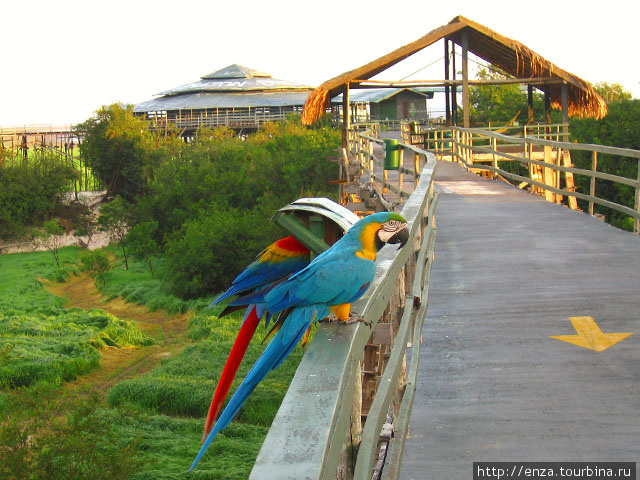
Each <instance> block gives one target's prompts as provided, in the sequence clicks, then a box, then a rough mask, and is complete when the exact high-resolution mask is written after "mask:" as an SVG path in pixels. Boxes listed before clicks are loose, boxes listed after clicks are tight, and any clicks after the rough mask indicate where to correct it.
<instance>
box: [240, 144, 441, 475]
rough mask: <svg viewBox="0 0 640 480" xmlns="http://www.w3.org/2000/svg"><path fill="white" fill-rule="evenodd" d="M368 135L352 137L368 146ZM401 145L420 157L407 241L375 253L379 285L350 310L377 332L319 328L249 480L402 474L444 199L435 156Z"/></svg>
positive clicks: (406, 209)
mask: <svg viewBox="0 0 640 480" xmlns="http://www.w3.org/2000/svg"><path fill="white" fill-rule="evenodd" d="M370 133H371V132H370V131H367V132H365V133H357V134H354V135H356V136H359V137H362V138H363V141H365V142H368V141H373V140H371V139H373V137H370ZM366 139H370V140H366ZM376 140H377V139H376ZM404 147H405V148H409V149H410V150H411V151H414V152H416V153H417V154H418V155H420V156H421V160H422V161H418V163H417V164H416V165H418V167H420V168H418V169H417V170H416V171H412V172H411V174H412V175H414V176H416V177H417V179H418V180H417V182H416V184H415V185H416V187H415V190H414V191H413V193H412V194H411V195H410V196H408V198H407V199H406V202H404V204H403V205H402V210H401V213H402V215H403V216H404V217H405V218H406V219H407V221H408V224H409V229H410V238H409V241H408V243H407V245H405V246H404V248H402V250H400V252H398V251H397V250H396V249H395V248H393V247H386V248H384V249H382V250H381V251H380V252H379V254H378V258H377V260H376V264H377V275H376V278H375V280H374V282H373V285H372V286H371V288H370V289H369V292H368V295H367V296H366V297H364V298H362V299H360V300H359V301H358V302H356V303H355V304H354V305H353V306H352V311H355V312H358V313H359V314H360V315H362V316H363V317H364V319H365V320H367V321H369V322H371V324H372V326H371V327H368V326H365V325H363V324H362V323H357V324H355V325H350V326H345V325H338V324H335V323H333V324H325V323H322V324H320V326H319V328H318V330H317V332H316V334H315V337H314V339H313V342H311V344H310V346H309V347H308V349H307V351H306V353H305V355H304V357H303V359H302V362H301V363H300V366H299V367H298V370H297V372H296V375H295V377H294V378H293V381H292V382H291V385H290V386H289V390H288V392H287V394H286V396H285V398H284V400H283V402H282V404H281V406H280V409H279V411H278V414H277V415H276V418H275V419H274V421H273V424H272V426H271V428H270V430H269V433H268V434H267V438H266V439H265V441H264V444H263V448H262V449H261V450H260V454H259V455H258V458H257V460H256V463H255V466H254V468H253V471H252V472H251V476H250V478H251V479H254V480H269V479H278V480H286V479H300V478H309V479H327V480H333V479H334V478H339V479H349V478H357V479H367V480H370V479H371V478H372V476H374V478H380V476H381V475H382V478H389V479H395V478H397V477H398V473H399V468H400V461H401V458H402V448H403V446H404V439H405V437H406V433H407V426H408V420H409V414H410V412H411V408H412V404H413V393H414V391H415V385H416V383H415V382H416V375H417V368H418V362H419V350H420V341H421V336H420V332H421V329H422V323H423V322H424V319H425V316H426V310H427V304H428V296H429V279H430V272H431V264H432V261H433V251H434V245H435V237H436V227H435V217H434V211H435V208H436V205H437V200H438V197H437V194H434V190H433V175H434V171H435V168H436V162H435V157H434V155H433V154H431V153H428V152H426V151H422V150H419V149H417V148H415V147H410V146H404ZM351 160H352V162H353V164H355V165H358V166H362V167H363V168H366V162H367V161H366V160H365V162H364V163H365V164H362V165H359V163H358V162H360V160H361V159H359V158H358V159H355V158H352V159H351ZM408 345H409V346H410V347H408ZM407 348H410V349H411V364H410V367H409V369H408V370H407V368H406V353H407ZM362 423H364V426H362ZM393 431H395V434H393V435H392V434H391V433H392V432H393ZM374 472H375V475H374Z"/></svg>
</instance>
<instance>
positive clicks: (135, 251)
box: [127, 220, 161, 273]
mask: <svg viewBox="0 0 640 480" xmlns="http://www.w3.org/2000/svg"><path fill="white" fill-rule="evenodd" d="M157 230H158V222H157V221H156V220H152V221H149V222H142V223H139V224H138V225H135V226H134V227H132V228H131V230H129V233H127V245H128V246H129V253H130V254H131V255H132V256H133V257H134V258H140V259H143V260H145V261H146V262H147V265H148V266H149V271H150V272H151V273H153V263H152V258H153V256H155V255H159V254H160V251H161V250H160V247H159V246H158V243H157V242H156V241H155V239H154V238H153V237H154V235H155V233H156V231H157Z"/></svg>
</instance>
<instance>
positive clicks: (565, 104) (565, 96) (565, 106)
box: [557, 83, 569, 142]
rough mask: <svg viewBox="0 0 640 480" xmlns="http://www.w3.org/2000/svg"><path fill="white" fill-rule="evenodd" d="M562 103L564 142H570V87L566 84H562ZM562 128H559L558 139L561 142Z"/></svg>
mask: <svg viewBox="0 0 640 480" xmlns="http://www.w3.org/2000/svg"><path fill="white" fill-rule="evenodd" d="M560 93H561V101H562V123H563V124H564V125H563V126H562V133H563V135H564V138H563V139H562V141H563V142H566V141H568V140H569V87H568V85H567V84H566V83H563V84H562V87H561V92H560ZM559 137H560V128H559V127H558V138H557V141H560V138H559Z"/></svg>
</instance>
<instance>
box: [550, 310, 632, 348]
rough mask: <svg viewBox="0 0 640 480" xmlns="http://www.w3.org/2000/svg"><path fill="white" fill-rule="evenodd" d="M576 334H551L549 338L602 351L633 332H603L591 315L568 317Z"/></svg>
mask: <svg viewBox="0 0 640 480" xmlns="http://www.w3.org/2000/svg"><path fill="white" fill-rule="evenodd" d="M569 320H571V323H572V324H573V328H575V329H576V332H578V334H577V335H551V336H550V338H555V339H556V340H562V341H563V342H568V343H572V344H573V345H577V346H579V347H584V348H588V349H590V350H595V351H596V352H602V351H603V350H606V349H607V348H609V347H610V346H611V345H615V344H616V343H618V342H620V341H622V340H624V339H625V338H627V337H628V336H630V335H633V333H604V332H603V331H602V330H600V327H599V326H598V324H597V323H596V321H595V320H594V319H593V317H569Z"/></svg>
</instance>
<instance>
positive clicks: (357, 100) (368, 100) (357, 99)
mask: <svg viewBox="0 0 640 480" xmlns="http://www.w3.org/2000/svg"><path fill="white" fill-rule="evenodd" d="M435 90H437V89H436V88H433V87H422V88H373V89H367V90H357V91H354V92H353V93H352V94H351V95H350V98H349V102H350V104H351V118H352V119H353V120H355V121H369V120H410V121H420V122H427V121H428V120H429V110H428V109H427V100H429V99H432V98H433V95H434V91H435ZM331 105H332V109H333V112H334V113H333V116H334V118H339V117H340V116H341V115H342V94H340V95H338V96H337V97H334V98H333V99H332V100H331Z"/></svg>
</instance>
